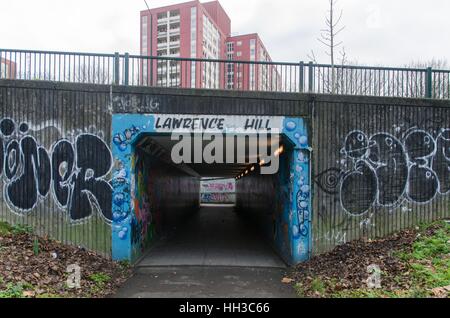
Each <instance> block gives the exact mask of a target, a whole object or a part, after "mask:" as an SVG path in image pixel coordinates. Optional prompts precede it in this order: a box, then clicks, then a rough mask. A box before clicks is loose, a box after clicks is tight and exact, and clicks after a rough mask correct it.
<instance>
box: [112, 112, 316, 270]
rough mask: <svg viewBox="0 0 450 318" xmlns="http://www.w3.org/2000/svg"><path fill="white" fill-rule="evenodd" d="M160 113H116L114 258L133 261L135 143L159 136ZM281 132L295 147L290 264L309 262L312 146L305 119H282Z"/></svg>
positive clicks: (289, 214) (288, 212)
mask: <svg viewBox="0 0 450 318" xmlns="http://www.w3.org/2000/svg"><path fill="white" fill-rule="evenodd" d="M155 116H157V114H152V115H150V114H145V115H143V114H114V115H113V120H112V136H113V140H112V147H111V149H112V150H113V151H112V153H113V157H114V169H113V179H112V183H113V199H112V201H113V202H112V207H113V209H112V211H113V223H112V258H113V259H114V260H117V261H120V260H128V261H131V262H133V261H134V260H135V258H136V256H135V255H133V254H134V253H133V247H132V242H131V236H132V233H131V231H132V222H133V217H134V206H133V194H134V191H135V190H134V187H135V181H134V178H135V176H134V175H133V173H134V172H133V169H132V165H133V153H134V146H133V143H134V142H135V141H136V140H137V138H138V137H139V135H140V134H142V133H156V132H157V131H156V129H155ZM282 118H283V121H282V125H283V127H282V131H281V133H282V134H283V135H284V136H285V137H287V138H288V139H289V140H290V141H291V142H292V144H293V150H292V151H291V152H290V165H289V166H290V172H289V176H290V178H289V189H290V190H289V194H290V195H289V198H290V200H289V201H290V202H289V205H287V206H288V208H287V209H285V211H283V213H284V215H283V218H284V219H286V220H288V224H289V238H290V245H291V246H290V250H291V253H290V254H291V257H290V258H291V259H290V262H289V263H291V264H297V263H300V262H303V261H306V260H307V259H308V258H309V255H310V251H311V248H312V246H311V244H310V242H311V240H310V236H311V229H310V218H311V215H312V206H311V202H312V201H311V178H310V169H311V167H310V146H309V136H308V131H307V127H306V125H305V122H304V119H303V118H293V117H282Z"/></svg>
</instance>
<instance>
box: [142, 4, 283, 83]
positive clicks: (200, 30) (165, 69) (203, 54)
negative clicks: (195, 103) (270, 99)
mask: <svg viewBox="0 0 450 318" xmlns="http://www.w3.org/2000/svg"><path fill="white" fill-rule="evenodd" d="M141 55H144V56H160V57H180V58H194V59H212V60H217V59H220V60H233V61H234V62H233V63H210V62H208V63H204V62H186V61H183V62H180V61H167V60H159V61H158V62H156V61H154V62H153V63H150V62H149V63H146V64H147V65H143V70H142V73H143V74H147V75H144V77H147V80H148V78H150V77H151V78H152V80H153V82H154V83H155V82H156V84H157V85H158V86H174V87H192V88H194V87H195V88H222V89H223V88H226V89H242V90H274V88H275V87H274V85H276V83H275V82H276V81H275V80H274V79H276V78H277V73H276V71H275V68H273V67H272V66H269V65H250V64H249V63H239V62H242V61H247V62H248V61H254V62H258V61H271V59H270V56H269V54H268V52H267V50H266V48H265V47H264V45H263V43H262V41H261V39H260V38H259V36H258V34H249V35H240V36H231V20H230V18H229V17H228V15H227V13H226V12H225V10H224V9H223V8H222V6H221V5H220V3H219V1H211V2H206V3H200V2H199V1H198V0H196V1H190V2H185V3H180V4H176V5H171V6H166V7H160V8H155V9H151V10H150V11H148V10H145V11H142V12H141ZM152 73H153V76H150V74H152ZM271 88H272V89H271Z"/></svg>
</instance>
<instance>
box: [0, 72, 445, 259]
mask: <svg viewBox="0 0 450 318" xmlns="http://www.w3.org/2000/svg"><path fill="white" fill-rule="evenodd" d="M113 114H215V115H218V114H221V115H266V116H286V117H291V118H303V119H304V122H305V124H306V125H307V127H308V130H309V132H310V134H311V137H312V143H311V145H310V146H311V148H312V157H311V162H312V166H313V169H312V177H313V181H314V184H313V185H312V191H313V192H312V193H313V209H312V211H307V210H299V211H301V213H300V214H298V215H299V216H300V217H299V221H298V224H293V225H292V227H291V228H290V229H289V230H290V231H292V234H293V235H294V234H295V235H298V233H302V232H304V231H302V230H300V226H301V225H305V224H306V225H307V222H306V223H305V221H304V219H305V215H308V214H307V213H306V212H308V213H309V214H310V215H311V216H312V221H313V224H312V247H311V246H310V247H308V249H310V250H311V251H312V252H313V253H314V254H318V253H321V252H324V251H327V250H330V249H332V248H333V247H334V246H336V245H338V244H342V243H345V242H348V241H350V240H353V239H357V238H372V237H381V236H385V235H387V234H389V233H392V232H394V231H397V230H400V229H403V228H406V227H411V226H414V225H415V224H418V223H420V222H423V221H432V220H435V219H439V218H443V217H449V216H450V212H449V200H448V198H449V196H448V195H449V190H450V176H449V172H448V171H449V162H450V153H449V146H450V145H449V140H450V131H449V129H450V102H449V101H435V100H413V99H395V98H376V97H342V96H341V97H338V96H316V95H299V94H272V93H251V92H247V93H245V92H223V91H208V90H197V91H194V90H171V89H149V88H135V87H134V88H132V87H108V86H95V85H77V84H55V83H48V82H32V81H30V82H22V81H14V80H0V120H1V122H0V132H1V133H0V139H1V140H0V161H1V162H0V175H1V180H0V186H1V187H2V191H0V202H1V203H0V219H2V220H7V221H9V222H11V223H20V224H29V225H30V226H32V227H33V228H34V229H35V230H36V231H37V232H38V233H41V234H48V235H50V236H51V237H54V238H57V239H59V240H61V241H63V242H70V243H73V244H77V245H82V246H85V247H87V248H89V249H91V250H95V251H98V252H100V253H102V254H104V255H107V256H109V255H111V244H112V239H111V237H112V236H113V235H112V233H111V232H112V224H113V219H114V209H113V205H112V204H111V202H113V195H114V193H113V191H112V188H113V187H112V184H113V183H114V182H115V181H117V179H116V180H115V179H114V174H116V173H118V172H120V169H117V168H118V167H117V163H118V162H117V161H116V160H115V159H116V157H115V155H114V152H115V151H116V150H114V147H113V146H114V145H116V144H115V143H114V141H113V138H112V133H111V130H112V116H113ZM291 166H295V165H291ZM115 177H120V174H119V175H117V174H116V175H115ZM296 186H298V185H296ZM264 191H266V190H264ZM293 193H297V192H296V191H294V192H293ZM298 193H299V195H302V193H301V192H298ZM268 195H269V197H270V194H268ZM293 200H294V199H293ZM297 212H298V211H297ZM118 217H121V216H118ZM302 220H303V221H302ZM294 226H297V229H295V228H294ZM113 230H114V229H113ZM303 230H305V229H304V228H303ZM308 230H309V231H310V230H311V229H308ZM119 233H120V232H119ZM122 234H123V233H122ZM298 246H299V248H300V249H303V251H304V248H305V246H304V245H302V244H299V245H298Z"/></svg>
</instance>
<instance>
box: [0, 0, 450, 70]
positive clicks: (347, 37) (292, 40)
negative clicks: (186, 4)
mask: <svg viewBox="0 0 450 318" xmlns="http://www.w3.org/2000/svg"><path fill="white" fill-rule="evenodd" d="M147 1H148V3H149V5H150V7H158V6H162V5H168V4H173V3H178V2H183V1H180V0H147ZM220 2H221V4H222V6H223V7H224V8H225V10H226V11H227V12H228V15H229V16H230V18H231V20H232V30H233V33H238V34H244V33H253V32H258V33H259V34H260V36H261V37H262V39H263V42H264V43H265V45H266V47H267V48H268V50H269V52H270V54H271V56H272V58H273V60H275V61H300V60H305V61H306V60H308V58H307V55H308V53H309V52H310V51H311V50H314V51H315V52H316V56H317V58H318V61H319V62H322V63H326V62H328V60H327V56H326V55H325V54H324V53H323V51H324V48H323V46H321V45H320V43H319V42H317V37H318V36H319V34H320V29H321V28H322V27H323V26H324V17H325V14H326V11H327V4H328V0H221V1H220ZM339 7H340V8H342V9H343V10H344V16H343V22H344V24H345V25H346V29H345V30H344V31H343V33H342V34H341V36H340V38H341V40H342V41H344V44H345V48H346V51H347V55H348V57H349V59H350V60H354V61H358V62H359V63H360V64H372V65H404V64H407V63H409V62H411V61H416V60H421V61H428V60H431V59H433V58H438V59H439V58H440V59H450V18H449V14H450V1H448V0H428V1H423V0H340V1H339ZM145 8H146V7H145V3H144V0H0V48H17V49H36V50H38V49H39V50H70V51H84V52H101V53H109V52H115V51H118V52H121V53H122V52H129V53H132V54H133V53H134V54H138V53H139V11H140V10H143V9H145Z"/></svg>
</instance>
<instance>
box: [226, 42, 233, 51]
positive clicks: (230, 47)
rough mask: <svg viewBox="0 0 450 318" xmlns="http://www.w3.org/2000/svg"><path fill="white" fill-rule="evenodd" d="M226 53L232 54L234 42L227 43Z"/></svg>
mask: <svg viewBox="0 0 450 318" xmlns="http://www.w3.org/2000/svg"><path fill="white" fill-rule="evenodd" d="M227 52H228V53H231V52H234V42H228V43H227Z"/></svg>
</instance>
